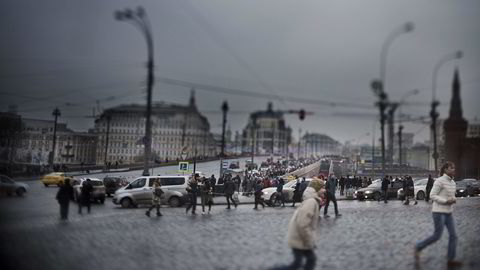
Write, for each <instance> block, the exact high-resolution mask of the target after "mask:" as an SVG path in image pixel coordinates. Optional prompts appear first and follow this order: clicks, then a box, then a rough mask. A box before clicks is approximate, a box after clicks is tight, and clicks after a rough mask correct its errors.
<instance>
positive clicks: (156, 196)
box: [145, 179, 163, 217]
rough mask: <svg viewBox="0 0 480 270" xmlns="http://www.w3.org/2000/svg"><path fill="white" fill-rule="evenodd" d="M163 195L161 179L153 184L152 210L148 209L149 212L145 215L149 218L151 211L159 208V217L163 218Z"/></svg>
mask: <svg viewBox="0 0 480 270" xmlns="http://www.w3.org/2000/svg"><path fill="white" fill-rule="evenodd" d="M162 195H163V190H162V184H161V183H160V179H157V180H155V181H154V182H153V189H152V205H151V206H150V208H148V210H147V212H145V215H147V217H150V211H151V210H152V209H153V208H155V207H156V208H157V217H161V216H163V215H162V213H161V212H160V205H161V197H162Z"/></svg>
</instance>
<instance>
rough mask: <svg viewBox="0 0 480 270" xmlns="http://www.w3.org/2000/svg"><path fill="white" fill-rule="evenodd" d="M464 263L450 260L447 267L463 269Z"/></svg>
mask: <svg viewBox="0 0 480 270" xmlns="http://www.w3.org/2000/svg"><path fill="white" fill-rule="evenodd" d="M462 265H463V263H462V262H461V261H456V260H448V262H447V266H448V267H461V266H462Z"/></svg>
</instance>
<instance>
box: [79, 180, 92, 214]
mask: <svg viewBox="0 0 480 270" xmlns="http://www.w3.org/2000/svg"><path fill="white" fill-rule="evenodd" d="M81 189H82V191H81V195H80V202H78V213H79V214H82V207H83V206H86V207H87V213H89V214H90V209H91V207H90V206H91V203H90V200H91V196H92V192H93V185H92V181H91V180H90V179H89V178H87V180H85V181H83V184H82V188H81Z"/></svg>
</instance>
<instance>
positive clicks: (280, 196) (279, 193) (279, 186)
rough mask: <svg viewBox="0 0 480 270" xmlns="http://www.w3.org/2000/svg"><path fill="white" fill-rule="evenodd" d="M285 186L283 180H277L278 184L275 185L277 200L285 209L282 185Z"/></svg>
mask: <svg viewBox="0 0 480 270" xmlns="http://www.w3.org/2000/svg"><path fill="white" fill-rule="evenodd" d="M284 184H285V181H284V180H283V178H281V177H280V178H279V179H278V184H277V200H278V199H280V201H281V202H282V206H283V207H285V196H284V195H283V185H284Z"/></svg>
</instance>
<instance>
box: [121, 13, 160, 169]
mask: <svg viewBox="0 0 480 270" xmlns="http://www.w3.org/2000/svg"><path fill="white" fill-rule="evenodd" d="M115 19H117V20H119V21H127V22H129V23H131V24H133V25H134V26H135V27H137V28H138V29H139V30H140V32H142V34H143V35H144V36H145V39H146V41H147V51H148V60H147V68H148V72H147V111H146V123H145V138H144V143H145V152H144V154H145V158H144V159H145V160H144V164H143V175H144V176H146V175H149V172H148V169H149V161H150V152H151V150H152V126H151V121H150V117H151V114H152V90H153V89H152V88H153V81H154V78H153V67H154V64H153V37H152V32H151V26H150V22H149V20H148V17H147V13H146V12H145V10H144V9H143V8H142V7H138V8H137V10H136V11H133V10H131V9H129V8H127V9H125V10H124V11H116V12H115Z"/></svg>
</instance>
